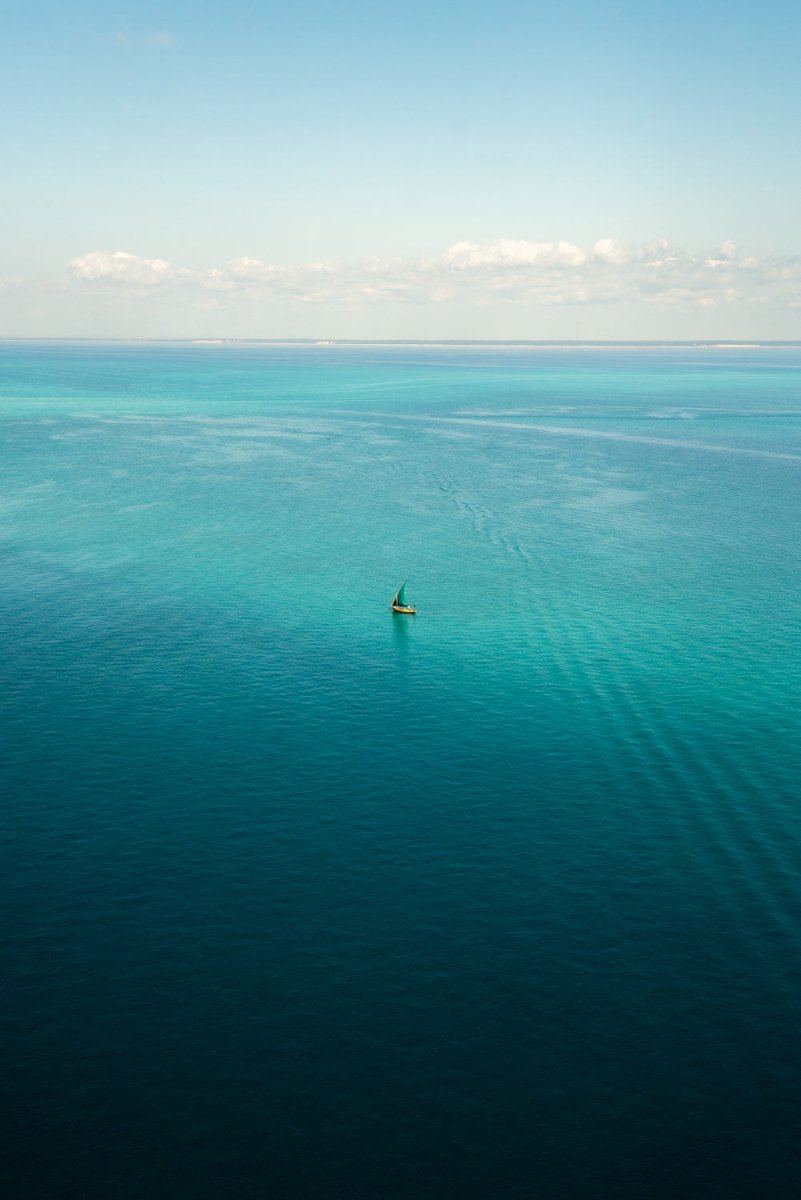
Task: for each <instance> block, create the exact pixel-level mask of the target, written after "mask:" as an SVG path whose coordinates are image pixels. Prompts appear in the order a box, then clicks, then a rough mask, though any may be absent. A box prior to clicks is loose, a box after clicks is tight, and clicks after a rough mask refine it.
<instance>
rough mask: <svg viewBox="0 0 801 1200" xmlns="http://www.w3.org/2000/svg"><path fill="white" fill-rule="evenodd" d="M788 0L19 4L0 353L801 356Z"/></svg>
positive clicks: (799, 18) (798, 167) (7, 39)
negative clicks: (414, 347) (716, 348)
mask: <svg viewBox="0 0 801 1200" xmlns="http://www.w3.org/2000/svg"><path fill="white" fill-rule="evenodd" d="M800 27H801V7H800V6H798V5H796V4H790V3H786V2H781V3H774V4H768V5H767V6H763V5H759V4H757V3H754V2H752V0H730V2H729V3H725V4H724V3H720V2H719V0H698V2H696V3H688V2H686V0H672V2H671V3H665V2H663V0H656V2H655V3H653V2H652V3H650V4H648V5H641V4H634V3H630V2H628V0H610V2H609V3H606V4H601V3H597V2H594V0H592V2H591V0H575V2H573V3H563V4H562V5H554V4H547V5H546V4H538V3H529V4H523V3H518V2H517V0H514V2H511V0H497V2H496V3H495V4H494V5H493V6H489V5H486V4H476V3H471V2H469V0H468V2H463V3H460V4H455V3H452V2H451V0H445V2H444V3H439V4H436V3H434V2H433V0H429V3H428V4H423V3H419V2H418V0H412V2H411V3H408V2H407V3H405V4H403V5H401V4H397V3H394V4H391V3H363V2H357V3H348V4H347V5H342V6H334V5H332V4H327V3H315V2H312V0H306V2H305V3H296V4H293V5H291V6H289V5H284V4H281V5H279V4H274V3H269V2H268V3H264V2H262V3H258V4H256V3H249V2H248V3H245V2H243V0H232V2H231V3H229V4H227V5H221V4H214V5H212V4H206V3H202V2H201V3H198V2H197V0H195V2H194V3H165V4H156V3H138V4H137V5H136V6H126V5H117V4H106V3H99V2H88V0H84V2H80V0H79V2H78V3H75V4H72V5H71V6H65V5H63V4H58V5H57V4H55V3H50V2H39V3H37V2H36V0H31V3H30V4H29V5H28V6H27V7H26V9H25V10H24V11H23V10H22V9H21V8H20V9H19V10H18V11H16V12H11V11H9V12H8V13H7V14H6V17H5V23H4V31H3V39H2V46H1V47H0V80H2V82H1V83H0V88H1V89H2V91H3V93H4V95H3V111H4V113H5V114H6V119H5V121H4V122H3V128H2V132H1V133H0V153H1V154H2V162H3V165H4V171H3V177H4V178H3V187H2V206H3V210H4V211H3V220H2V222H1V223H0V332H1V333H3V334H6V335H30V336H38V335H43V336H44V335H54V336H58V335H67V336H69V335H73V336H93V335H100V336H110V337H111V336H122V337H124V336H134V337H140V336H187V337H192V336H198V337H209V336H223V337H233V336H243V337H259V336H264V337H282V336H301V337H303V336H309V337H329V336H332V337H360V336H364V337H392V336H397V337H432V338H436V337H484V336H486V337H504V336H508V337H535V338H536V337H612V338H615V337H620V338H628V337H668V338H669V337H691V338H694V337H700V338H707V337H712V338H714V337H719V338H725V337H732V338H750V337H754V338H756V337H763V338H771V337H776V338H793V337H799V336H801V321H799V317H801V222H799V219H798V210H799V200H801V154H799V152H798V149H797V148H798V145H799V143H801V136H800V135H801V128H799V126H801V73H799V71H798V68H797V48H798V45H799V33H801V28H800Z"/></svg>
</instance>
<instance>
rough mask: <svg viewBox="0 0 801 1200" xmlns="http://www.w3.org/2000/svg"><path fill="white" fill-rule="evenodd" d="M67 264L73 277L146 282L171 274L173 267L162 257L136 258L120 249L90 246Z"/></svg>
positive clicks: (172, 275)
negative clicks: (80, 256) (110, 250)
mask: <svg viewBox="0 0 801 1200" xmlns="http://www.w3.org/2000/svg"><path fill="white" fill-rule="evenodd" d="M69 267H70V269H71V271H72V273H73V274H74V275H75V278H76V279H88V280H98V279H110V280H113V281H115V282H117V283H128V284H140V285H148V284H154V283H162V282H164V281H165V280H167V279H170V278H173V277H174V274H175V273H174V271H173V268H172V267H171V266H170V264H169V263H168V262H165V260H164V259H163V258H139V257H137V255H135V254H127V253H126V252H125V251H124V250H116V251H114V252H113V253H108V252H107V251H105V250H93V251H92V253H91V254H84V255H83V257H82V258H72V259H70V262H69Z"/></svg>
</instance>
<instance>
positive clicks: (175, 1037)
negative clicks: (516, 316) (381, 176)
mask: <svg viewBox="0 0 801 1200" xmlns="http://www.w3.org/2000/svg"><path fill="white" fill-rule="evenodd" d="M0 397H2V402H1V405H0V433H1V434H2V442H1V443H0V465H2V473H3V478H4V486H3V490H2V505H1V506H0V563H1V565H2V570H1V571H0V637H2V644H3V645H2V650H3V653H2V663H3V666H2V690H0V712H1V713H2V727H3V730H4V737H3V744H2V748H0V767H2V775H3V779H4V791H5V795H6V797H7V799H6V802H5V804H4V805H3V808H2V816H1V817H0V824H2V833H3V842H4V845H5V846H6V848H7V855H6V857H7V863H8V866H7V870H6V872H5V886H4V888H3V896H4V909H5V913H6V916H5V920H4V922H3V926H2V929H3V935H2V936H3V941H4V946H3V961H4V963H5V964H6V968H7V975H8V976H9V983H10V986H9V991H8V997H9V1000H10V1003H9V1004H8V1008H7V1012H8V1020H7V1022H6V1026H5V1030H6V1032H5V1037H4V1043H3V1046H4V1049H3V1057H2V1074H3V1079H4V1083H5V1085H6V1088H7V1089H8V1091H9V1094H10V1097H11V1107H10V1117H9V1119H8V1121H7V1124H6V1137H7V1140H8V1149H7V1152H6V1156H5V1157H6V1162H7V1164H8V1165H9V1169H10V1177H11V1180H12V1188H13V1194H14V1195H18V1196H20V1197H47V1198H50V1197H58V1198H59V1200H61V1198H64V1200H71V1198H72V1197H76V1198H77V1197H85V1196H88V1197H97V1198H98V1200H112V1198H113V1200H117V1198H120V1200H128V1198H131V1200H133V1198H136V1200H139V1198H141V1197H144V1196H146V1197H148V1198H162V1197H164V1198H165V1200H166V1198H168V1197H169V1198H183V1197H186V1198H188V1200H212V1198H214V1200H217V1198H220V1200H222V1198H224V1197H231V1196H236V1197H238V1198H250V1197H253V1198H256V1197H265V1196H268V1195H270V1196H280V1197H296V1196H297V1197H300V1196H304V1197H305V1196H329V1197H340V1196H342V1197H371V1198H372V1197H384V1196H388V1197H429V1196H430V1197H462V1196H469V1197H506V1196H537V1197H547V1198H550V1197H568V1196H569V1197H609V1196H613V1197H616V1198H617V1197H674V1196H699V1197H701V1196H703V1197H721V1198H723V1197H726V1198H729V1197H733V1196H737V1197H740V1196H741V1197H761V1196H771V1197H773V1196H779V1195H782V1196H783V1195H790V1194H793V1193H794V1192H795V1190H796V1188H797V1187H798V1186H799V1184H801V1169H799V1164H798V1158H797V1145H798V1138H799V1134H800V1133H801V1112H800V1111H799V1095H801V1055H800V1054H799V1051H800V1050H801V1045H800V1044H799V1043H801V1037H800V1036H799V1033H800V1031H799V1024H800V1021H799V1007H798V997H799V987H800V986H801V970H800V969H799V967H800V966H801V962H800V956H799V951H800V950H801V934H800V933H799V917H801V895H800V893H799V886H798V868H799V851H800V850H801V828H800V827H799V817H798V798H799V784H798V777H799V759H800V757H801V731H799V712H800V711H801V652H800V650H799V644H800V639H799V633H800V632H801V621H800V620H799V618H801V595H800V594H799V587H798V579H799V565H800V563H799V559H801V503H799V502H800V501H801V347H787V346H785V347H767V346H766V347H760V348H739V349H725V348H691V347H681V346H669V347H658V346H653V347H575V346H574V347H565V346H562V347H551V348H548V347H525V346H517V347H512V348H502V347H488V346H447V347H433V346H428V347H425V346H423V347H413V346H402V347H401V346H372V347H356V346H319V347H318V346H284V347H281V346H257V345H252V346H247V345H245V346H243V345H238V346H236V345H227V346H200V345H198V346H192V345H186V344H174V345H167V344H164V345H105V344H98V345H91V344H57V343H40V344H36V343H26V344H10V343H6V344H3V345H0ZM407 576H408V578H409V591H410V594H411V595H412V596H413V598H414V599H415V600H416V601H417V604H418V606H419V612H418V615H417V616H416V617H414V618H402V617H397V616H393V615H392V614H391V612H390V610H389V601H390V599H391V597H392V595H393V593H394V592H395V590H396V589H397V587H398V585H399V584H400V583H402V581H403V579H404V578H405V577H407Z"/></svg>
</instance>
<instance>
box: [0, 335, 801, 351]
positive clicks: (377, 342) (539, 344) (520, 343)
mask: <svg viewBox="0 0 801 1200" xmlns="http://www.w3.org/2000/svg"><path fill="white" fill-rule="evenodd" d="M20 342H25V343H61V344H72V343H75V344H82V345H86V344H94V345H123V346H135V345H143V346H149V345H164V346H169V345H174V346H210V347H211V346H213V347H221V346H222V347H225V346H310V347H317V348H319V349H326V350H330V349H334V348H336V347H338V346H374V347H381V346H406V347H410V348H414V347H428V348H430V349H437V348H446V347H459V346H479V347H480V346H491V347H494V348H499V347H504V346H508V347H510V348H523V347H527V346H530V347H536V348H538V349H546V348H548V347H552V348H557V349H558V348H564V349H577V348H581V347H588V348H594V349H603V348H605V347H609V348H620V349H638V348H641V349H649V348H650V349H669V348H671V347H675V348H676V349H694V350H760V349H763V348H771V347H773V348H777V347H781V346H788V347H789V346H801V339H798V340H792V341H790V340H779V341H730V342H729V341H721V340H718V341H714V342H713V341H705V340H695V339H686V340H681V341H678V340H672V339H666V340H663V341H661V340H658V339H645V340H637V341H616V340H612V339H609V340H594V339H584V338H577V339H567V338H564V339H560V338H547V339H534V338H532V339H525V338H431V339H427V338H397V339H393V338H155V337H154V338H150V337H128V338H125V337H108V338H98V337H4V336H0V344H7V345H8V344H14V343H20Z"/></svg>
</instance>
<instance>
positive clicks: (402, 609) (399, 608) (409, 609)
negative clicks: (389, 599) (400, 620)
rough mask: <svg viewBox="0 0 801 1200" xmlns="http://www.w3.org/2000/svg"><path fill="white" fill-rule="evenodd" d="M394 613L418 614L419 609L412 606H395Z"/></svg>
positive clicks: (393, 607)
mask: <svg viewBox="0 0 801 1200" xmlns="http://www.w3.org/2000/svg"><path fill="white" fill-rule="evenodd" d="M392 611H393V612H399V613H416V612H417V609H416V608H415V607H414V606H413V605H410V604H393V605H392Z"/></svg>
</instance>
